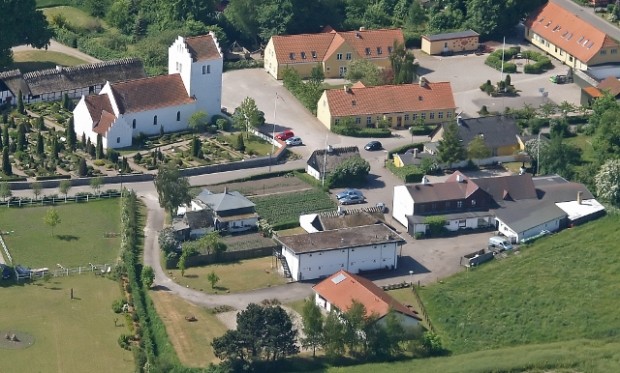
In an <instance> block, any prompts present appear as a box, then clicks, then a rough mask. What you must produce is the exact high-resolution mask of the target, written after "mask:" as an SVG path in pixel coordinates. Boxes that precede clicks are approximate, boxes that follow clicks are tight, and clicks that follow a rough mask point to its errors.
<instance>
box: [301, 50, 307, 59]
mask: <svg viewBox="0 0 620 373" xmlns="http://www.w3.org/2000/svg"><path fill="white" fill-rule="evenodd" d="M301 59H302V60H305V59H306V52H301Z"/></svg>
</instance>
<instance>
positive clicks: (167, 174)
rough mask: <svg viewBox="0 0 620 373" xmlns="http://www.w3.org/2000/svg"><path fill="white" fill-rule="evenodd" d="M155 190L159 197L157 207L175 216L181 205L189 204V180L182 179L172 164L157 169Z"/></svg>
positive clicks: (190, 197)
mask: <svg viewBox="0 0 620 373" xmlns="http://www.w3.org/2000/svg"><path fill="white" fill-rule="evenodd" d="M155 188H156V189H157V195H158V196H159V205H160V206H161V207H163V208H165V209H166V211H168V212H169V213H170V216H175V215H176V212H177V208H178V207H179V206H180V205H182V204H189V203H190V202H191V200H192V196H191V194H190V190H189V180H188V179H187V178H186V177H182V176H181V174H180V173H179V170H178V169H177V168H176V167H175V165H173V164H165V165H161V166H160V167H159V171H158V173H157V176H156V177H155Z"/></svg>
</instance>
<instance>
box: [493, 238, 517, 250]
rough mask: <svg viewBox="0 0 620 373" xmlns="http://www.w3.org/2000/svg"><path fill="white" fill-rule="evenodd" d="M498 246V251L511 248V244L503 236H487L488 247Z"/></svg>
mask: <svg viewBox="0 0 620 373" xmlns="http://www.w3.org/2000/svg"><path fill="white" fill-rule="evenodd" d="M493 247H495V248H498V249H499V250H500V251H504V250H511V249H512V244H511V243H510V242H509V241H508V240H507V239H506V238H504V237H499V236H494V237H491V238H489V248H493Z"/></svg>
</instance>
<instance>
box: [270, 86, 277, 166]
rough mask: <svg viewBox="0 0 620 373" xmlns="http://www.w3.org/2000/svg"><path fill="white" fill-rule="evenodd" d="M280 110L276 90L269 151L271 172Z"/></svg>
mask: <svg viewBox="0 0 620 373" xmlns="http://www.w3.org/2000/svg"><path fill="white" fill-rule="evenodd" d="M277 110H278V92H276V99H275V100H273V129H272V130H271V153H269V172H271V157H272V156H273V151H274V150H275V146H276V116H277Z"/></svg>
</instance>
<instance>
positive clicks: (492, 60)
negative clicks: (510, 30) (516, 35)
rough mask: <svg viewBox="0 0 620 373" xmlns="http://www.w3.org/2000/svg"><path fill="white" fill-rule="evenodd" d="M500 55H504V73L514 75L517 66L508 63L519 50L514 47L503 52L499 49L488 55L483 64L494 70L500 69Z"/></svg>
mask: <svg viewBox="0 0 620 373" xmlns="http://www.w3.org/2000/svg"><path fill="white" fill-rule="evenodd" d="M502 53H503V54H504V72H505V73H507V74H510V73H516V72H517V65H515V64H514V63H512V62H506V61H509V60H510V59H511V58H512V57H513V56H514V55H516V54H517V53H519V49H518V48H516V47H512V48H508V49H506V50H505V51H504V52H502V50H501V49H498V50H496V51H495V52H493V53H491V54H489V56H488V57H487V58H486V60H485V61H484V63H485V64H486V65H488V66H491V67H492V68H494V69H496V70H501V69H502Z"/></svg>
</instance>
